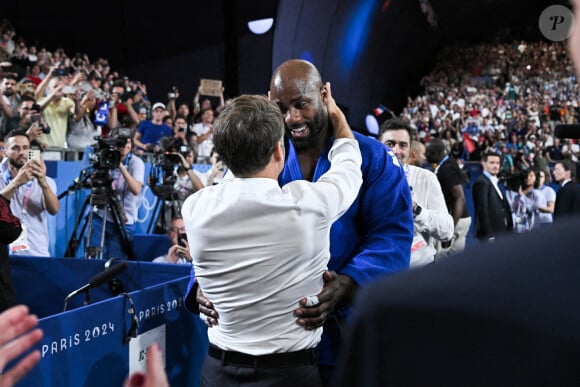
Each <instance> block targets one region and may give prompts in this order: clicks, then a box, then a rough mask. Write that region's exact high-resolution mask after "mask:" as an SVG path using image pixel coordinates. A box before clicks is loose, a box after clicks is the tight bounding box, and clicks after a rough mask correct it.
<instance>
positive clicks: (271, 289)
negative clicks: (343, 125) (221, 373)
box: [182, 139, 362, 355]
mask: <svg viewBox="0 0 580 387" xmlns="http://www.w3.org/2000/svg"><path fill="white" fill-rule="evenodd" d="M329 160H330V162H331V168H330V170H328V171H327V172H326V173H325V174H324V175H323V176H322V177H321V178H320V179H319V180H318V181H317V182H315V183H312V182H309V181H306V180H298V181H293V182H291V183H288V184H286V185H285V186H284V187H282V188H280V186H279V185H278V181H277V180H274V179H269V178H233V179H228V180H224V181H222V183H220V184H217V185H214V186H210V187H206V188H204V189H202V190H200V191H198V192H196V193H194V194H193V195H191V196H190V197H189V198H187V200H186V201H185V203H184V205H183V209H182V215H183V219H184V222H185V228H186V231H187V239H188V241H189V246H190V250H191V256H192V257H193V264H194V270H195V274H196V277H197V280H198V281H199V284H200V287H201V289H202V290H203V292H204V293H205V295H206V296H207V297H208V299H210V300H211V301H212V302H213V303H214V306H215V309H216V311H217V312H218V313H219V324H218V325H217V326H215V327H213V328H211V329H209V330H208V337H209V341H210V343H212V344H214V345H216V346H218V347H220V348H222V349H225V350H230V351H238V352H244V353H247V354H251V355H262V354H270V353H276V352H290V351H297V350H302V349H306V348H313V347H315V346H316V345H317V344H318V342H319V341H320V336H321V334H322V328H319V329H315V330H312V331H306V330H305V329H304V328H303V327H302V326H300V325H298V324H297V323H296V317H295V316H294V314H293V312H294V310H295V309H296V308H298V307H299V304H298V302H299V300H300V299H301V298H302V297H305V296H310V295H316V294H318V293H319V292H320V290H321V289H322V286H323V279H322V274H323V272H324V270H326V268H327V263H328V261H329V259H330V241H329V236H330V227H331V226H332V224H333V222H334V221H335V220H337V219H338V218H339V217H340V216H341V215H342V214H343V213H344V212H346V210H347V209H348V208H349V207H350V205H351V204H352V202H353V201H354V200H355V198H356V196H357V194H358V192H359V189H360V186H361V184H362V173H361V169H360V167H361V154H360V150H359V147H358V142H356V141H355V140H348V139H338V140H336V141H335V142H334V144H333V146H332V148H331V150H330V153H329Z"/></svg>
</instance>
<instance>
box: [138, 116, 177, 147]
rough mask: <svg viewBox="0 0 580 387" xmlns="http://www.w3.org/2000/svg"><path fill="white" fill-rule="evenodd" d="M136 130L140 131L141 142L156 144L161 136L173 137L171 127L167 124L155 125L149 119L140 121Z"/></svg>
mask: <svg viewBox="0 0 580 387" xmlns="http://www.w3.org/2000/svg"><path fill="white" fill-rule="evenodd" d="M137 132H138V133H141V142H142V143H143V144H153V145H157V144H158V143H159V140H160V139H161V137H165V136H169V137H173V129H171V128H170V127H169V126H168V125H166V124H161V125H156V124H154V123H153V122H151V121H150V120H145V121H142V122H141V123H140V124H139V126H138V127H137Z"/></svg>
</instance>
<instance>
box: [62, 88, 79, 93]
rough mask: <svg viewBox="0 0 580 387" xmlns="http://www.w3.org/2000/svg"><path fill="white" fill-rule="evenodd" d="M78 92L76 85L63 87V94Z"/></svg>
mask: <svg viewBox="0 0 580 387" xmlns="http://www.w3.org/2000/svg"><path fill="white" fill-rule="evenodd" d="M76 92H77V88H76V87H74V86H64V87H63V88H62V93H63V94H74V93H76Z"/></svg>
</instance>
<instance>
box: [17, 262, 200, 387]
mask: <svg viewBox="0 0 580 387" xmlns="http://www.w3.org/2000/svg"><path fill="white" fill-rule="evenodd" d="M114 264H118V263H114ZM11 265H12V268H13V269H12V270H13V275H14V283H15V286H16V294H17V298H18V302H20V303H24V304H27V305H28V306H29V308H30V310H31V311H32V313H35V314H37V315H38V316H39V318H40V320H39V326H40V327H41V328H42V329H43V331H44V337H43V338H42V340H41V342H40V344H39V345H38V348H39V349H40V351H41V355H42V357H41V360H40V363H39V364H38V366H37V367H36V368H34V369H33V370H32V371H31V372H30V374H29V375H27V376H26V377H25V378H24V379H23V380H22V381H21V382H20V384H19V385H22V386H35V387H42V386H46V387H52V386H54V387H57V386H58V387H69V386H70V387H77V386H95V387H97V386H105V385H109V386H121V385H122V384H123V381H124V379H125V377H126V376H127V374H128V373H129V372H134V371H137V370H142V369H144V366H145V360H146V349H147V347H148V346H150V345H151V344H152V343H153V342H157V343H158V344H159V345H160V346H161V348H162V351H163V355H164V359H165V369H166V371H167V375H168V377H169V382H170V384H171V385H172V386H197V385H198V384H199V378H200V371H201V365H202V363H203V359H204V357H205V355H206V352H207V345H208V341H207V328H206V326H205V324H204V323H203V322H202V321H201V320H200V319H199V317H198V316H196V315H193V314H191V313H190V312H188V311H187V310H186V309H185V307H184V302H183V299H184V294H185V291H186V288H187V283H188V281H189V276H190V270H191V267H190V266H186V265H170V264H159V263H149V262H128V269H127V270H126V271H125V272H123V273H121V274H119V275H118V276H117V277H116V278H117V279H118V280H119V281H120V283H121V285H118V286H123V287H124V288H125V292H126V294H127V296H124V295H118V296H115V295H114V294H113V293H112V291H111V289H110V287H109V286H107V284H104V285H102V286H100V287H98V288H95V289H91V290H90V296H91V299H92V303H91V304H89V305H83V302H84V300H85V297H84V295H83V294H80V295H77V296H75V297H73V298H72V299H71V300H70V302H69V304H68V309H67V311H66V312H63V307H64V300H65V298H66V296H67V295H68V294H69V293H70V292H72V291H73V290H75V289H78V288H80V287H81V286H83V285H84V284H86V283H87V282H88V281H89V279H90V278H91V277H93V276H94V275H95V274H98V273H100V272H102V271H103V270H104V265H103V261H99V260H85V259H67V258H31V257H12V258H11ZM31 284H34V286H31ZM39 295H40V296H39ZM129 298H130V299H131V301H132V302H133V305H134V309H133V311H134V315H135V317H136V318H137V322H138V327H136V328H137V329H136V331H135V333H136V335H135V336H136V337H134V338H131V339H130V340H128V341H127V337H128V336H129V334H130V333H131V329H132V328H134V327H133V326H132V323H133V319H132V314H131V309H132V308H133V306H132V305H131V303H130V301H129Z"/></svg>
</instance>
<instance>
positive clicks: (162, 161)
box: [149, 137, 191, 200]
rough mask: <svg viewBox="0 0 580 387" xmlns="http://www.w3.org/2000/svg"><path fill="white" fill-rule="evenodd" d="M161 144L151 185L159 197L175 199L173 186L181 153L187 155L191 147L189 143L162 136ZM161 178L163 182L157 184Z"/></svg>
mask: <svg viewBox="0 0 580 387" xmlns="http://www.w3.org/2000/svg"><path fill="white" fill-rule="evenodd" d="M159 145H160V148H161V149H160V150H159V151H158V152H157V153H156V154H155V159H154V162H153V168H152V169H151V175H150V176H149V186H150V187H151V190H152V191H153V193H154V194H155V195H156V196H157V197H158V198H160V199H162V200H175V197H174V196H175V192H174V189H173V186H174V184H175V181H176V180H177V175H176V173H175V172H176V169H178V168H179V167H180V166H181V157H180V156H179V154H181V155H182V156H183V157H186V156H187V155H188V154H189V153H190V152H191V148H190V147H189V146H187V145H177V144H176V143H175V141H174V139H173V138H170V137H164V138H162V139H161V141H160V142H159ZM160 180H161V184H157V183H158V182H159V181H160Z"/></svg>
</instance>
